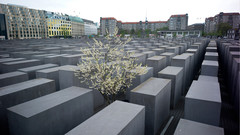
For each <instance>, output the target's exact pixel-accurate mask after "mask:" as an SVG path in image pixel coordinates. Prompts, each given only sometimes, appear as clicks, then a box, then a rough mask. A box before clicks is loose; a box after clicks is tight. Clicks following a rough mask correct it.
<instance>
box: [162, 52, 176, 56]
mask: <svg viewBox="0 0 240 135" xmlns="http://www.w3.org/2000/svg"><path fill="white" fill-rule="evenodd" d="M162 55H166V56H173V55H175V54H174V53H170V52H165V53H162V54H161V56H162Z"/></svg>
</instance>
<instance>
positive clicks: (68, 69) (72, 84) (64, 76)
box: [46, 69, 171, 132]
mask: <svg viewBox="0 0 240 135" xmlns="http://www.w3.org/2000/svg"><path fill="white" fill-rule="evenodd" d="M46 70H48V69H46ZM67 71H69V69H67ZM70 72H72V73H71V77H70V78H73V71H72V70H71V71H70ZM64 77H66V78H69V77H67V74H66V75H64ZM77 82H79V81H77ZM71 83H74V81H72V82H71ZM75 83H76V82H75ZM69 85H74V84H69ZM66 87H67V86H66ZM168 91H169V92H168V93H170V91H171V90H169V89H168ZM166 97H168V96H166ZM169 99H170V98H168V101H169ZM168 103H169V102H168ZM163 116H164V115H163ZM147 125H149V124H147ZM150 127H151V126H150ZM156 131H157V130H155V132H156Z"/></svg>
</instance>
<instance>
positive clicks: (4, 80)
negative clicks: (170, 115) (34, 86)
mask: <svg viewBox="0 0 240 135" xmlns="http://www.w3.org/2000/svg"><path fill="white" fill-rule="evenodd" d="M27 80H28V75H27V74H26V73H23V72H18V71H16V72H9V73H5V74H0V87H3V86H7V85H11V84H15V83H20V82H24V81H27Z"/></svg>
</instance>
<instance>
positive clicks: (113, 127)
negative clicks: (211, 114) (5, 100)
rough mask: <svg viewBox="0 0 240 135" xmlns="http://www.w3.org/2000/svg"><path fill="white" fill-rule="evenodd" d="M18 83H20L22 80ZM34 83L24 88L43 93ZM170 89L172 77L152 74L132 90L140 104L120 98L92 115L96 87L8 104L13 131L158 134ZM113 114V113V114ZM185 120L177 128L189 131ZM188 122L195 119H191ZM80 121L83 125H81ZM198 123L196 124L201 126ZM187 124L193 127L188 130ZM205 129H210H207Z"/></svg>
mask: <svg viewBox="0 0 240 135" xmlns="http://www.w3.org/2000/svg"><path fill="white" fill-rule="evenodd" d="M31 81H36V83H35V85H39V84H38V83H40V82H43V81H47V82H51V86H54V83H52V82H53V81H49V80H48V79H38V80H31ZM30 83H31V84H32V85H34V83H33V82H25V85H26V84H30ZM16 85H18V87H19V86H20V85H19V84H16ZM22 86H23V85H22ZM15 87H17V86H15ZM32 87H33V86H29V88H28V89H27V88H24V89H25V91H29V93H31V94H33V93H39V92H38V90H40V89H41V88H39V86H38V88H37V87H35V88H34V90H35V91H34V92H33V89H32ZM42 87H43V86H42ZM45 87H46V86H45ZM48 88H49V89H51V90H53V91H54V88H53V87H49V86H48ZM29 89H32V90H29ZM51 90H50V91H51ZM53 91H52V92H53ZM40 93H41V92H40ZM170 93H171V81H170V80H168V79H161V78H150V79H148V80H147V81H145V82H144V83H142V84H141V85H140V86H138V87H136V88H135V89H134V90H133V91H132V92H131V94H130V96H131V98H130V102H131V103H135V104H139V105H134V104H129V103H123V102H120V101H116V102H114V103H112V104H111V105H109V106H108V107H106V108H105V109H103V110H102V111H100V112H99V113H97V114H95V115H94V116H92V115H93V95H92V91H91V90H88V89H85V88H79V87H70V88H67V89H64V90H61V91H58V92H54V93H52V94H49V93H47V94H48V95H46V96H43V95H44V94H43V95H40V96H42V97H39V98H36V97H35V98H36V99H33V100H31V99H28V100H30V101H28V102H25V101H22V102H24V103H22V104H19V105H16V106H13V107H10V108H8V109H7V111H8V120H9V126H10V132H11V134H25V135H27V134H64V133H66V132H68V133H67V134H121V133H124V134H133V135H134V134H136V135H139V134H144V132H145V134H156V132H157V131H158V129H159V127H160V125H161V124H162V123H163V121H164V120H166V118H167V117H168V115H169V106H170ZM22 94H23V93H22ZM28 97H31V96H28ZM22 99H23V98H22ZM18 102H19V101H18ZM141 105H143V106H141ZM144 106H145V107H144ZM110 114H111V117H109V115H110ZM90 116H92V117H90ZM89 117H90V118H89ZM46 118H47V119H46ZM88 118H89V119H88ZM86 119H87V120H86ZM85 120H86V121H85ZM182 121H183V120H182ZM182 121H180V122H179V126H178V128H177V130H176V132H180V131H181V130H180V129H181V128H185V132H190V131H192V129H191V128H190V127H188V126H189V125H188V124H186V123H184V122H183V123H182ZM82 122H83V123H82ZM185 122H189V123H194V122H191V121H185ZM80 123H81V124H80ZM103 123H104V124H103ZM78 124H80V125H79V126H77V125H78ZM195 124H197V123H195ZM197 125H198V124H197ZM197 125H196V127H194V128H196V129H198V128H199V127H197ZM200 125H202V126H203V127H204V128H209V127H210V128H211V126H207V125H205V126H204V125H203V124H200ZM182 126H183V127H182ZM202 126H200V129H204V128H203V127H202ZM74 127H75V128H74ZM144 127H145V128H144ZM186 127H188V129H187V130H190V131H186ZM72 128H74V129H72ZM179 128H180V129H179ZM71 129H72V130H71ZM102 129H104V130H102ZM70 130H71V131H70ZM144 130H145V131H144ZM215 130H216V131H218V132H216V131H215ZM207 131H208V132H210V133H220V131H221V130H220V129H217V128H215V127H212V128H211V130H207ZM213 131H214V132H213ZM201 132H206V130H204V131H201Z"/></svg>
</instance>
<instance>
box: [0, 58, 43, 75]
mask: <svg viewBox="0 0 240 135" xmlns="http://www.w3.org/2000/svg"><path fill="white" fill-rule="evenodd" d="M40 64H41V61H39V60H35V59H33V60H23V61H14V62H7V63H2V66H1V68H2V72H3V73H8V72H13V71H16V70H18V69H20V68H26V67H31V66H37V65H40Z"/></svg>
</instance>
